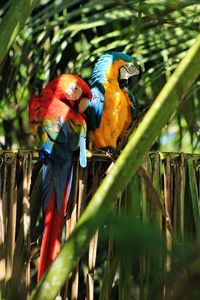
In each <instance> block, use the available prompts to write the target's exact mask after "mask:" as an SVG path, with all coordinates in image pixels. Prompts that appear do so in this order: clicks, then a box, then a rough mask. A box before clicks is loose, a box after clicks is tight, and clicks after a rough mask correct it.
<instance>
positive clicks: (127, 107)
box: [85, 52, 140, 149]
mask: <svg viewBox="0 0 200 300" xmlns="http://www.w3.org/2000/svg"><path fill="white" fill-rule="evenodd" d="M139 75H140V67H139V66H138V64H137V63H136V60H135V59H134V58H132V57H131V56H129V55H127V54H125V53H122V52H109V53H106V54H104V55H102V56H101V57H100V58H99V60H98V61H97V63H96V64H95V66H94V70H93V72H92V77H91V82H90V87H91V91H92V94H93V97H92V101H90V103H89V106H88V108H87V110H86V112H85V114H86V117H87V126H88V130H90V132H89V133H88V135H89V148H93V147H95V148H97V149H98V148H111V149H112V148H116V147H117V145H118V142H119V141H120V140H121V139H123V137H124V135H125V133H126V131H127V129H128V128H129V127H130V125H131V123H132V122H133V121H134V120H136V119H137V116H138V102H137V100H136V99H135V98H134V96H133V95H132V94H131V92H130V90H129V87H130V86H131V85H133V84H134V83H135V82H136V81H137V80H138V76H139Z"/></svg>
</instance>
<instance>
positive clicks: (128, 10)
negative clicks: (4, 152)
mask: <svg viewBox="0 0 200 300" xmlns="http://www.w3.org/2000/svg"><path fill="white" fill-rule="evenodd" d="M35 2H36V1H35ZM11 3H12V1H1V10H0V16H1V17H3V16H4V15H5V13H6V11H7V10H8V8H9V6H10V5H11ZM199 10H200V7H199V1H198V0H196V1H195V0H192V1H190V0H181V1H164V0H160V1H152V0H146V1H132V0H126V1H123V0H115V1H110V0H108V1H107V0H106V1H97V0H90V1H81V0H73V1H72V0H70V1H61V0H55V1H51V0H41V1H40V2H39V4H38V5H37V6H36V8H35V10H34V11H33V13H32V15H31V17H29V18H28V20H27V22H26V25H25V26H24V27H23V28H22V30H21V31H20V33H19V34H18V36H17V39H16V41H15V43H14V44H13V45H12V47H11V48H10V50H9V51H8V53H7V55H6V57H5V58H4V61H3V62H2V64H1V67H0V74H1V77H0V111H1V118H0V119H1V129H0V130H1V132H0V137H1V139H0V142H1V148H2V149H7V148H14V147H15V148H16V147H19V145H20V147H21V148H24V149H26V148H27V147H31V148H32V141H31V140H30V131H29V129H28V119H27V102H28V99H29V96H30V95H31V94H33V93H35V92H36V93H37V92H40V91H41V88H42V86H43V85H44V84H45V83H46V82H48V81H49V80H51V79H53V78H54V77H55V76H57V75H59V74H61V73H64V72H66V73H68V72H70V73H76V74H78V75H80V76H82V77H84V78H89V77H90V74H91V69H92V68H93V65H94V62H95V61H96V59H97V58H98V57H99V56H100V55H101V54H102V53H104V52H105V51H109V50H119V51H124V52H127V53H128V54H130V55H133V56H134V57H135V58H136V59H137V60H138V61H139V63H140V65H141V67H142V70H143V76H142V80H141V81H140V84H139V86H138V87H137V88H136V90H135V91H134V93H135V95H136V96H137V98H138V100H139V103H140V107H141V110H142V108H144V107H148V106H149V105H150V104H151V103H152V102H153V100H154V99H155V97H156V96H157V94H158V92H159V91H160V90H161V88H162V87H163V86H164V84H165V82H166V81H167V79H168V78H169V77H170V75H171V73H172V72H173V70H174V69H175V67H176V65H177V63H178V62H179V61H180V59H181V58H182V57H183V56H184V54H185V52H186V50H187V49H188V47H190V46H191V44H192V43H193V41H194V39H195V37H196V36H197V34H198V32H199V29H200V28H199V26H200V25H199V24H200V22H199V21H200V11H199ZM199 88H200V82H199V78H198V79H197V80H196V81H195V83H194V84H193V86H192V87H191V88H190V90H188V94H187V97H186V98H185V101H184V103H183V104H182V105H181V107H180V109H179V111H178V113H177V114H176V115H173V116H172V118H171V120H170V122H169V123H168V126H166V128H165V129H164V130H163V132H162V134H161V136H160V138H159V139H158V140H157V143H156V145H155V147H154V148H155V149H161V150H168V151H193V152H195V151H197V149H198V146H199V111H200V107H199V105H200V104H199V101H198V99H199ZM5 133H6V134H5Z"/></svg>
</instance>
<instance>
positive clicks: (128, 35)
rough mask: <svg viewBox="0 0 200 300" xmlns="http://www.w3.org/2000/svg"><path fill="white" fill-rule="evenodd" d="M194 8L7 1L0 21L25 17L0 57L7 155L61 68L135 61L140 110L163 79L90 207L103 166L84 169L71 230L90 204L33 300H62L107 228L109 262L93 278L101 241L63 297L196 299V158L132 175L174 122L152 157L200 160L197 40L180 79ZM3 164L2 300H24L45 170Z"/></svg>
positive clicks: (26, 143) (81, 70)
mask: <svg viewBox="0 0 200 300" xmlns="http://www.w3.org/2000/svg"><path fill="white" fill-rule="evenodd" d="M198 2H199V1H185V0H182V1H179V2H178V1H164V0H160V1H151V0H146V1H137V2H136V1H131V0H130V1H123V0H122V1H120V0H119V1H92V0H91V1H77V0H74V1H60V0H56V1H48V0H45V1H40V2H39V3H38V4H37V1H34V0H32V1H29V3H28V4H29V5H28V6H27V7H24V8H23V5H22V3H23V1H21V0H17V1H15V2H13V1H3V2H2V4H1V10H0V14H1V16H2V17H3V16H6V13H7V12H8V11H9V8H10V7H11V9H12V10H11V12H12V14H13V18H8V19H7V21H8V23H9V24H12V25H15V21H16V22H17V19H18V18H21V22H20V27H21V28H22V30H20V31H19V29H20V27H17V29H16V31H15V34H14V35H13V36H12V39H10V38H9V37H10V33H9V32H8V31H6V29H5V30H4V36H5V37H8V38H9V40H8V41H7V39H6V38H5V45H3V44H0V61H1V59H2V58H4V59H3V61H2V63H1V65H0V71H1V73H0V74H1V75H0V76H1V77H0V79H1V82H0V84H1V86H0V88H1V89H0V108H1V118H0V122H1V128H0V130H1V132H0V143H1V148H2V149H15V148H19V147H20V148H21V149H27V148H31V149H32V147H33V141H32V138H31V135H30V130H29V127H28V117H27V103H28V98H29V96H30V94H32V93H33V92H36V93H38V92H40V90H41V88H42V87H43V85H44V84H45V83H46V82H47V81H49V80H51V79H52V78H54V77H55V76H57V75H59V74H61V73H63V72H66V73H67V72H70V73H76V74H78V75H81V76H82V77H84V78H85V79H86V80H87V79H88V78H89V77H90V74H91V69H92V67H93V64H94V62H95V60H96V59H97V57H98V56H99V55H101V54H102V53H104V52H105V51H108V50H120V51H124V52H127V53H129V54H130V55H133V56H134V57H136V59H137V60H138V61H139V63H140V65H141V67H142V70H143V76H142V79H141V81H140V82H139V85H138V86H137V87H135V89H134V91H133V92H134V94H135V95H136V97H137V98H138V100H139V103H140V108H141V114H143V109H144V111H146V110H147V109H148V108H149V106H151V104H152V102H153V101H154V100H155V98H156V97H157V95H158V94H159V92H160V90H161V89H162V87H163V86H164V85H165V83H166V82H167V85H166V88H165V89H163V91H162V93H161V94H160V95H159V97H158V98H157V100H156V103H157V104H159V105H158V106H157V108H156V104H155V105H153V106H152V109H151V110H150V111H149V113H148V117H146V120H144V121H145V122H143V123H141V126H140V127H139V128H138V130H137V132H135V135H133V136H132V137H131V139H130V141H129V143H128V145H127V147H126V148H125V149H124V151H123V152H122V155H121V156H120V158H119V159H118V160H117V162H116V164H115V167H114V168H113V169H112V171H111V172H110V175H109V176H107V177H106V179H105V180H104V181H103V184H102V186H101V187H100V188H99V189H98V193H97V194H95V195H94V197H93V199H92V200H91V195H92V194H93V193H94V191H95V190H96V188H97V187H98V185H99V179H100V178H102V177H103V176H104V172H105V169H106V168H107V167H106V168H105V166H103V164H104V163H102V162H99V161H98V159H96V160H95V159H94V160H92V162H91V163H90V164H89V166H88V168H87V170H86V171H85V172H84V173H83V171H82V170H79V169H78V168H77V173H76V176H75V183H74V187H75V190H74V194H73V201H72V203H73V207H72V217H71V218H70V220H68V221H67V224H68V229H69V228H70V231H71V230H72V229H73V228H74V225H75V223H76V222H77V217H79V214H80V212H81V211H82V208H81V207H80V206H81V205H82V204H81V203H82V201H83V202H84V201H86V202H85V204H86V203H87V201H90V200H91V201H90V204H89V206H88V208H87V209H86V211H85V213H84V214H83V216H82V218H81V219H80V222H79V223H78V226H76V229H75V231H73V233H72V235H71V237H70V239H69V240H68V242H67V243H66V244H65V246H64V247H63V250H62V251H61V253H60V255H59V257H58V260H56V261H55V264H53V265H52V268H51V269H50V270H49V272H48V273H47V276H46V277H45V278H44V280H43V281H42V282H41V284H40V285H39V286H38V287H37V289H36V291H35V293H34V295H33V296H32V299H37V300H38V299H45V300H46V299H53V298H54V296H55V295H56V294H57V293H58V291H59V290H60V288H61V286H62V285H63V283H64V282H66V281H65V280H66V278H67V279H69V274H70V273H71V271H72V268H73V267H74V265H75V264H76V262H77V261H79V256H80V255H81V254H82V252H83V250H84V249H86V246H87V245H88V244H89V240H90V238H91V237H92V235H93V234H94V233H95V231H96V229H97V228H99V227H100V225H102V226H101V227H100V232H99V234H100V241H99V243H98V251H101V252H98V253H101V254H100V255H98V256H97V264H96V267H95V270H94V265H95V259H94V257H95V256H96V250H95V247H96V246H95V245H96V239H95V238H94V239H92V242H91V243H90V250H89V258H88V263H87V256H83V258H82V259H81V264H80V268H79V267H76V269H75V271H74V272H73V274H72V277H71V278H70V281H69V282H68V281H67V283H69V289H67V284H65V288H64V289H63V291H62V299H65V298H66V295H67V293H68V295H70V293H71V298H72V299H77V297H78V296H79V297H80V299H82V298H81V297H84V295H85V293H86V294H87V297H88V299H92V297H93V294H94V295H95V297H100V299H112V298H113V299H117V297H118V298H119V299H139V298H140V299H152V297H154V299H161V297H162V298H163V299H177V298H178V297H181V298H182V299H198V297H199V287H198V284H196V283H197V282H198V278H199V267H198V262H199V255H198V252H199V246H198V243H196V240H197V241H199V236H200V235H199V234H200V225H199V224H200V223H199V218H200V217H199V216H200V212H199V204H198V201H199V200H198V199H199V184H198V182H199V179H200V177H199V170H200V166H199V155H193V156H190V155H187V154H182V155H178V154H177V155H175V154H173V153H171V154H167V155H158V154H153V153H152V154H150V156H149V157H147V158H146V160H145V162H143V166H140V168H139V169H138V173H137V175H136V176H135V177H132V175H133V173H135V171H136V168H137V166H138V163H139V162H142V161H143V155H144V154H145V153H147V151H148V150H149V147H150V146H151V145H152V143H153V142H154V139H155V137H156V136H158V133H159V132H160V130H161V128H162V127H163V125H164V124H166V121H167V120H169V115H171V118H170V120H169V121H168V124H167V125H166V126H165V128H164V129H163V130H162V132H161V134H160V136H159V138H158V139H157V140H156V142H155V143H154V145H153V147H152V150H159V151H167V150H168V151H184V152H189V151H190V152H193V153H198V152H199V121H200V120H199V119H200V118H199V111H200V109H199V108H200V105H199V101H198V99H199V93H200V91H199V86H200V81H199V78H198V77H197V75H198V73H199V67H198V64H197V62H198V60H199V56H200V55H199V40H197V41H196V50H194V49H195V48H193V52H192V51H190V55H188V56H187V58H185V60H184V61H183V62H182V64H181V67H179V69H178V70H177V72H176V73H175V74H174V75H172V73H173V71H174V70H175V68H176V67H177V65H178V63H179V62H180V60H181V58H183V57H184V56H185V54H186V51H187V49H188V48H190V46H191V45H192V44H193V43H194V41H195V39H196V37H197V35H198V32H199V29H200V28H199V18H200V17H199V15H200V14H199V13H200V5H199V3H198ZM14 4H15V6H14ZM17 4H20V5H22V6H18V7H17ZM36 4H37V5H36ZM34 6H35V9H34V10H33V12H32V14H31V16H30V17H29V18H28V20H27V22H26V24H25V25H24V26H23V22H24V21H25V18H26V17H27V15H28V14H30V13H31V10H32V9H33V7H34ZM19 7H20V10H21V11H20V13H21V17H20V14H19ZM10 15H11V14H10ZM3 22H5V19H4V21H3ZM3 24H5V23H2V24H0V26H2V25H3ZM3 27H4V26H3ZM1 28H2V27H1ZM5 28H6V26H5ZM10 28H11V27H10ZM18 31H19V34H18V35H17V33H18ZM1 32H3V31H1ZM6 33H7V35H6ZM16 35H17V38H16V40H15V42H14V43H13V44H12V46H11V47H10V48H9V51H8V52H6V51H4V49H3V48H5V47H3V46H6V45H7V46H10V44H9V43H11V40H12V41H13V40H14V39H15V36H16ZM2 36H3V34H2V35H0V37H1V39H2ZM2 45H3V46H2ZM195 51H196V52H195ZM3 52H4V53H7V54H6V56H4V54H3ZM194 53H196V54H194ZM195 59H196V60H195ZM171 75H172V76H171ZM177 79H178V81H177ZM177 82H178V83H177ZM183 96H185V97H184V101H182V102H181V100H182V98H183ZM178 103H181V106H179V108H178V110H177V112H176V108H177V105H178ZM141 118H142V117H141ZM145 124H146V125H145ZM148 125H149V126H148ZM0 158H1V164H0V169H1V172H0V174H1V176H2V179H1V185H2V191H1V197H2V199H0V245H2V247H0V252H1V253H0V255H1V258H2V257H3V259H1V261H0V264H1V267H2V268H3V269H2V270H4V273H3V272H2V274H1V277H0V283H1V296H2V298H4V296H5V295H6V297H7V299H13V297H15V298H16V297H18V298H19V299H22V298H23V299H26V298H27V297H28V294H29V293H30V291H31V290H32V289H33V288H34V287H35V284H36V282H35V275H36V270H37V258H38V250H37V249H38V237H40V236H41V228H40V220H41V219H40V216H41V215H40V213H39V210H40V205H41V203H40V202H39V201H38V199H40V176H38V175H39V174H40V173H39V172H40V171H39V170H40V162H38V163H37V164H35V166H34V170H33V172H32V165H33V164H32V158H33V157H32V155H31V154H30V152H26V151H25V152H23V151H20V152H19V153H18V154H16V153H9V152H8V153H4V152H1V153H0ZM101 159H103V160H104V159H105V158H104V157H102V158H101ZM127 162H128V163H127ZM95 164H96V165H95ZM106 165H107V163H106ZM127 170H128V171H127ZM21 175H23V176H22V177H21ZM31 176H32V178H31ZM91 178H92V180H91ZM127 184H128V185H127ZM125 187H126V189H125V190H124V188H125ZM28 195H30V203H31V206H30V204H29V196H28ZM114 198H115V205H114V204H113V200H114ZM99 199H100V200H99ZM113 205H114V206H115V207H113ZM83 207H84V205H83ZM38 216H39V218H38ZM152 223H154V226H153V227H152V225H150V224H152ZM69 224H70V225H69ZM30 226H31V227H30ZM160 229H161V230H160ZM70 231H69V232H70ZM162 233H163V234H162ZM68 234H69V233H68ZM7 236H8V238H7ZM127 241H128V243H127ZM191 249H192V250H191ZM69 253H70V257H71V259H69ZM66 254H67V255H66ZM193 254H194V255H195V258H194V260H193ZM60 262H61V264H60ZM59 265H60V268H58V266H59ZM63 268H64V269H63ZM21 270H23V272H21V274H20V271H21ZM61 270H64V272H61ZM173 272H175V276H174V275H173ZM61 273H62V274H61ZM19 274H20V276H19ZM79 280H80V284H79V283H78V281H79ZM94 283H95V285H94ZM85 286H87V291H85V290H84V289H85ZM112 286H113V288H112V290H111V287H112ZM48 287H50V289H49V290H48ZM45 288H47V292H46V291H45ZM191 288H192V290H191ZM93 289H95V290H93ZM67 290H68V292H67ZM82 290H84V292H83V294H82V292H81V291H82ZM16 295H18V296H16ZM138 297H139V298H138ZM188 297H189V298H188Z"/></svg>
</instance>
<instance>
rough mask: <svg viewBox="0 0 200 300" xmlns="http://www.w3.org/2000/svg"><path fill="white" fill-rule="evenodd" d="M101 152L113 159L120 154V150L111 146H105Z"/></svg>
mask: <svg viewBox="0 0 200 300" xmlns="http://www.w3.org/2000/svg"><path fill="white" fill-rule="evenodd" d="M102 150H103V151H105V152H106V153H107V154H109V155H112V156H114V157H116V156H119V154H120V149H118V148H114V147H112V146H107V147H104V148H102Z"/></svg>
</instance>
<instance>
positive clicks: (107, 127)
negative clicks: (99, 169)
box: [94, 60, 132, 148]
mask: <svg viewBox="0 0 200 300" xmlns="http://www.w3.org/2000/svg"><path fill="white" fill-rule="evenodd" d="M123 65H124V61H123V60H119V61H116V62H114V63H113V65H112V66H111V68H110V69H109V70H108V71H107V73H106V77H107V79H108V80H107V81H106V83H104V88H105V100H104V110H103V114H102V118H101V124H100V127H99V128H98V129H96V130H95V131H94V138H95V146H96V147H97V148H103V147H107V146H112V147H116V146H117V141H118V139H122V138H123V136H124V134H125V132H126V130H127V129H128V127H129V126H130V124H131V121H132V117H131V110H130V99H129V96H128V94H127V93H126V92H124V91H123V90H121V89H120V88H119V84H118V81H117V79H118V72H119V68H120V67H121V66H123Z"/></svg>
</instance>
